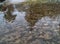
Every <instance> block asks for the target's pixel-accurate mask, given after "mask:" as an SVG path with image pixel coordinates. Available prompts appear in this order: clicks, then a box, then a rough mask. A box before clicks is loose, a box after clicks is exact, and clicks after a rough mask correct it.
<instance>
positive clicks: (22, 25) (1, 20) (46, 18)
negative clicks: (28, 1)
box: [0, 5, 60, 44]
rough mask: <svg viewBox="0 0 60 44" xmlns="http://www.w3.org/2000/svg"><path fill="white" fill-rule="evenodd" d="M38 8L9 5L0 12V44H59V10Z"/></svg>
mask: <svg viewBox="0 0 60 44" xmlns="http://www.w3.org/2000/svg"><path fill="white" fill-rule="evenodd" d="M58 6H59V5H58ZM40 7H41V6H39V5H31V6H30V5H29V6H28V5H23V6H21V7H20V6H19V5H12V6H11V5H9V6H8V7H7V8H8V11H7V12H0V44H60V13H59V10H60V9H59V8H58V9H56V10H57V11H56V10H55V11H54V12H53V10H54V9H52V6H51V5H49V6H47V9H46V10H45V9H44V8H42V10H41V8H40ZM43 7H44V6H43ZM59 7H60V6H59ZM12 8H13V9H12ZM49 8H50V9H49ZM43 9H44V10H43ZM48 9H49V10H48ZM51 9H52V11H51ZM40 10H41V11H40ZM48 11H49V12H48ZM55 12H56V13H55Z"/></svg>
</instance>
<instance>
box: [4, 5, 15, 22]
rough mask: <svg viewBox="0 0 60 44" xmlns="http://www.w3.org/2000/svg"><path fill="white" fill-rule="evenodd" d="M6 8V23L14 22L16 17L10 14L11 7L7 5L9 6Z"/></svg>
mask: <svg viewBox="0 0 60 44" xmlns="http://www.w3.org/2000/svg"><path fill="white" fill-rule="evenodd" d="M7 8H8V11H7V12H6V14H5V16H4V18H5V19H6V20H7V21H8V22H10V21H13V20H15V17H16V15H12V12H13V10H14V8H13V5H9V6H7Z"/></svg>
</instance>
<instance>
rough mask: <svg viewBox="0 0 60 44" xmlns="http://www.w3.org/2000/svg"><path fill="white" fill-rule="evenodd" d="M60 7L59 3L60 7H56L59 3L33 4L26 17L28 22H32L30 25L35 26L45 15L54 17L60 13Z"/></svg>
mask: <svg viewBox="0 0 60 44" xmlns="http://www.w3.org/2000/svg"><path fill="white" fill-rule="evenodd" d="M54 7H55V8H54ZM59 7H60V6H59V5H58V9H56V8H57V4H39V3H37V4H31V5H30V7H29V8H28V9H27V13H26V14H27V15H26V17H25V18H26V20H27V22H29V23H30V26H31V27H33V26H34V25H35V23H36V22H37V21H38V19H41V18H42V17H45V16H49V17H53V16H56V14H59V13H60V12H59ZM56 10H57V11H56Z"/></svg>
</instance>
